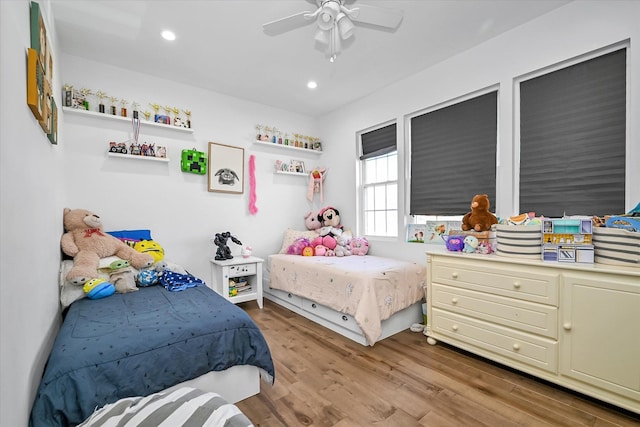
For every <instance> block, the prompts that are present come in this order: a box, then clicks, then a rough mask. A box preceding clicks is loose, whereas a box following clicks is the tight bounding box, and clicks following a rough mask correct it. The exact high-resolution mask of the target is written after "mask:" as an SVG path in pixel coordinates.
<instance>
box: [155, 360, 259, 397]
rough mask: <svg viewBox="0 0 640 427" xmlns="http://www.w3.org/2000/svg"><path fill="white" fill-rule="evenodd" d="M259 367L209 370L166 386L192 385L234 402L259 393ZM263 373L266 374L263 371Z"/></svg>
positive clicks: (246, 366)
mask: <svg viewBox="0 0 640 427" xmlns="http://www.w3.org/2000/svg"><path fill="white" fill-rule="evenodd" d="M260 371H261V369H260V368H258V367H255V366H251V365H238V366H232V367H231V368H229V369H225V370H224V371H211V372H208V373H206V374H204V375H202V376H199V377H198V378H194V379H192V380H189V381H184V382H182V383H180V384H176V385H174V386H171V387H169V388H167V389H166V390H164V391H173V390H175V389H178V388H180V387H194V388H197V389H200V390H203V391H207V392H214V393H218V394H219V395H220V396H222V397H224V399H225V400H226V401H227V402H229V403H236V402H239V401H241V400H244V399H246V398H248V397H251V396H255V395H256V394H258V393H260ZM265 375H268V374H266V373H265Z"/></svg>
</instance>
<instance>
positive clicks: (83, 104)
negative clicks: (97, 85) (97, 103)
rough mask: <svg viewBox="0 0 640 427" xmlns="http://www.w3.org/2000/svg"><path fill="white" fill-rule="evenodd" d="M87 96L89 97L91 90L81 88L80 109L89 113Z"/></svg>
mask: <svg viewBox="0 0 640 427" xmlns="http://www.w3.org/2000/svg"><path fill="white" fill-rule="evenodd" d="M89 95H91V89H88V88H85V87H83V88H82V89H80V100H79V102H80V108H84V109H85V110H87V111H89Z"/></svg>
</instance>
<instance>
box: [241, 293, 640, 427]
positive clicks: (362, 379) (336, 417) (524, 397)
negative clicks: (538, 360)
mask: <svg viewBox="0 0 640 427" xmlns="http://www.w3.org/2000/svg"><path fill="white" fill-rule="evenodd" d="M241 307H243V308H244V309H245V310H246V311H247V312H248V313H249V315H250V316H251V317H252V318H253V319H254V321H255V322H256V323H257V324H258V326H259V327H260V328H261V329H262V331H263V333H264V335H265V337H266V339H267V342H268V343H269V346H270V348H271V353H272V356H273V359H274V361H275V368H276V381H275V385H274V386H273V387H270V386H268V385H265V384H261V393H260V394H258V395H257V396H253V397H251V398H249V399H246V400H244V401H242V402H239V403H238V404H237V405H238V407H239V408H240V409H241V410H242V411H243V412H244V413H245V414H246V415H247V416H248V417H249V418H250V419H251V420H252V421H253V423H254V424H255V425H256V426H257V427H279V426H290V427H298V426H336V427H350V426H367V427H369V426H385V427H412V426H429V427H437V426H451V427H458V426H491V427H496V426H499V427H502V426H536V427H537V426H594V427H604V426H614V425H615V426H640V416H637V415H634V414H632V413H631V412H628V411H622V410H618V409H616V408H614V407H612V406H610V405H607V404H604V403H601V402H598V401H595V400H593V399H590V398H587V397H585V396H583V395H579V394H576V393H573V392H570V391H567V390H565V389H561V388H558V387H556V386H553V385H551V384H549V383H546V382H543V381H539V380H536V379H533V378H532V377H530V376H527V375H525V374H522V373H519V372H517V371H514V370H510V369H508V368H504V367H501V366H500V365H497V364H494V363H491V362H489V361H487V360H485V359H481V358H478V357H476V356H473V355H470V354H468V353H464V352H461V351H458V350H455V349H454V348H453V347H449V346H447V345H444V344H438V345H435V346H431V345H429V344H427V342H426V337H425V336H424V335H422V334H421V333H414V332H410V331H405V332H402V333H399V334H396V335H394V336H392V337H389V338H387V339H385V340H383V341H381V342H379V343H377V344H375V345H374V346H373V347H364V346H361V345H360V344H357V343H354V342H352V341H350V340H348V339H346V338H343V337H342V336H341V335H338V334H336V333H334V332H331V331H330V330H328V329H326V328H323V327H322V326H319V325H316V324H315V323H313V322H310V321H308V320H306V319H305V318H303V317H301V316H299V315H297V314H295V313H293V312H291V311H289V310H287V309H285V308H282V307H280V306H278V305H277V304H275V303H273V302H271V301H267V300H265V307H264V309H263V310H260V309H258V307H257V304H256V303H255V301H253V302H247V303H243V304H241Z"/></svg>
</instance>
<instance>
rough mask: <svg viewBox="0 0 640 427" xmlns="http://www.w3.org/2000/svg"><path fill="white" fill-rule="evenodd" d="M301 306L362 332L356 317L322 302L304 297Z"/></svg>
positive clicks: (332, 321) (340, 324) (319, 315)
mask: <svg viewBox="0 0 640 427" xmlns="http://www.w3.org/2000/svg"><path fill="white" fill-rule="evenodd" d="M302 308H304V309H305V310H306V311H308V312H310V313H313V314H315V315H316V316H318V317H321V318H323V319H325V320H328V321H329V322H331V323H334V324H336V325H338V326H340V327H343V328H345V329H348V330H350V331H353V332H356V333H358V334H361V333H362V330H361V329H360V327H359V326H358V324H357V323H356V319H354V318H353V316H351V315H349V314H344V313H340V312H338V311H335V310H334V309H332V308H329V307H327V306H324V305H322V304H318V303H317V302H313V301H311V300H308V299H305V298H303V299H302Z"/></svg>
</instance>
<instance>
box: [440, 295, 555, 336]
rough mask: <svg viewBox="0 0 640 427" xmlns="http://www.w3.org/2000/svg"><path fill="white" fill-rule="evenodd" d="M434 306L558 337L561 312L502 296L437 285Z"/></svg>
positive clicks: (526, 330)
mask: <svg viewBox="0 0 640 427" xmlns="http://www.w3.org/2000/svg"><path fill="white" fill-rule="evenodd" d="M432 286H433V290H432V292H431V298H432V304H433V306H434V307H438V308H442V309H444V310H448V311H451V312H454V313H458V314H462V315H465V316H470V317H475V318H478V319H481V320H486V321H488V322H493V323H497V324H499V325H502V326H508V327H512V328H516V329H519V330H521V331H525V332H531V333H534V334H538V335H542V336H545V337H549V338H557V337H558V309H557V308H556V307H552V306H549V305H543V304H538V303H532V302H529V301H523V300H518V299H513V298H507V297H502V296H499V295H493V294H487V293H483V292H476V291H470V290H467V289H462V288H456V287H453V286H446V285H441V284H438V283H434V284H433V285H432Z"/></svg>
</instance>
